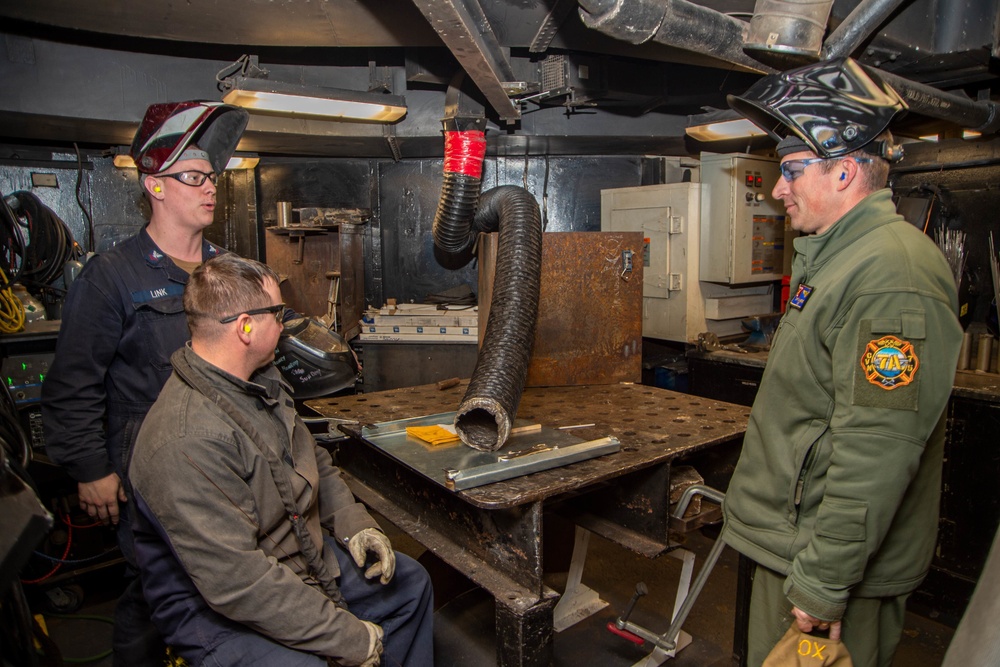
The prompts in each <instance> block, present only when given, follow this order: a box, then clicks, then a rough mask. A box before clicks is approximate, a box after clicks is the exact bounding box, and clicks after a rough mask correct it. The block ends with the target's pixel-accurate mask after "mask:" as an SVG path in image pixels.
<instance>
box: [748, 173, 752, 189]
mask: <svg viewBox="0 0 1000 667" xmlns="http://www.w3.org/2000/svg"><path fill="white" fill-rule="evenodd" d="M747 187H748V188H752V187H753V174H747Z"/></svg>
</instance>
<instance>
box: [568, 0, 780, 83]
mask: <svg viewBox="0 0 1000 667" xmlns="http://www.w3.org/2000/svg"><path fill="white" fill-rule="evenodd" d="M580 19H581V20H582V21H583V23H584V25H586V26H587V27H588V28H593V29H595V30H598V31H600V32H602V33H604V34H605V35H609V36H611V37H614V38H616V39H620V40H623V41H626V42H630V43H632V44H644V43H646V42H648V41H651V40H652V41H654V42H658V43H660V44H666V45H667V46H673V47H677V48H680V49H685V50H687V51H692V52H694V53H701V54H704V55H708V56H712V57H714V58H718V59H720V60H723V61H725V62H728V63H733V64H735V65H740V66H742V67H745V68H746V69H749V70H751V71H754V72H764V73H767V72H768V71H770V68H767V67H762V66H761V64H760V63H759V62H757V61H756V60H754V59H753V58H751V57H750V56H748V55H747V54H745V53H743V49H742V47H743V42H744V40H745V36H746V30H747V24H746V23H744V22H743V21H741V20H739V19H737V18H733V17H731V16H726V15H725V14H723V13H721V12H717V11H715V10H714V9H709V8H707V7H702V6H700V5H696V4H694V3H692V2H688V1H687V0H580Z"/></svg>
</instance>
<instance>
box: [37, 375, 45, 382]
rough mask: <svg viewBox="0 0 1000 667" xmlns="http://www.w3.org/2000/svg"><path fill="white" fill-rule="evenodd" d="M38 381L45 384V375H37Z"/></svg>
mask: <svg viewBox="0 0 1000 667" xmlns="http://www.w3.org/2000/svg"><path fill="white" fill-rule="evenodd" d="M38 381H39V382H45V373H39V374H38Z"/></svg>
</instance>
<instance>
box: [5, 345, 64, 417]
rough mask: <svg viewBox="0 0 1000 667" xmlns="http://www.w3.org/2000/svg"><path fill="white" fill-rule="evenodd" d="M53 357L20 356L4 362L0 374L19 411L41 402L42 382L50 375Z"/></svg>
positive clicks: (48, 354) (37, 355)
mask: <svg viewBox="0 0 1000 667" xmlns="http://www.w3.org/2000/svg"><path fill="white" fill-rule="evenodd" d="M53 357H55V355H54V354H52V353H40V354H18V355H14V356H10V357H7V358H5V359H4V360H3V364H2V365H0V373H2V374H3V379H4V382H6V383H7V390H8V391H9V392H10V395H11V397H12V398H13V399H14V405H16V406H17V407H18V409H23V408H26V407H28V406H30V405H37V404H38V403H40V402H41V400H42V382H44V381H45V376H46V375H48V373H49V366H50V365H51V364H52V359H53Z"/></svg>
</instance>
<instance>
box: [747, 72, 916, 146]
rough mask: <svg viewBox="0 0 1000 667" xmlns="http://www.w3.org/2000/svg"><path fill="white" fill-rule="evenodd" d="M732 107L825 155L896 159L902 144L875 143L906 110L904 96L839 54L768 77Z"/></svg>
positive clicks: (771, 132) (769, 130) (769, 129)
mask: <svg viewBox="0 0 1000 667" xmlns="http://www.w3.org/2000/svg"><path fill="white" fill-rule="evenodd" d="M727 99H728V101H729V106H731V107H732V108H733V109H735V110H736V111H738V112H739V113H740V114H742V115H743V116H746V118H747V119H749V120H750V121H751V122H752V123H753V124H754V125H757V126H759V127H760V128H761V129H762V130H764V131H765V132H767V133H768V134H769V135H771V137H773V138H774V139H775V140H776V141H779V142H780V141H781V140H782V139H784V138H785V137H786V136H788V135H789V134H790V133H792V134H794V135H797V136H798V137H799V138H800V139H802V141H803V142H805V144H806V146H808V149H809V150H811V151H812V152H814V153H816V155H818V156H820V157H825V158H833V157H840V156H842V155H847V154H848V153H851V152H852V151H856V150H859V149H861V150H864V151H865V152H867V153H871V154H872V155H877V156H879V157H882V158H885V159H886V160H888V161H890V162H895V161H896V160H899V159H900V158H901V157H902V149H901V148H900V147H899V146H898V145H894V144H889V143H887V142H884V141H878V142H876V141H875V138H876V137H877V136H878V135H879V134H880V133H882V132H883V131H884V130H885V129H886V128H887V127H889V123H890V122H891V121H892V119H893V118H894V117H895V116H896V115H897V114H898V113H900V112H904V111H906V103H905V102H904V101H903V99H902V98H901V97H900V96H899V95H898V94H897V93H896V91H895V90H893V89H892V88H891V87H889V86H888V85H887V84H886V83H885V82H883V81H882V80H881V79H879V78H877V77H876V76H874V75H871V74H869V73H868V72H866V71H865V70H864V69H862V68H861V66H860V65H858V63H856V62H855V61H854V60H852V59H851V58H835V59H833V60H825V61H822V62H818V63H815V64H812V65H806V66H805V67H798V68H796V69H790V70H788V71H787V72H782V73H779V74H771V75H768V76H765V77H763V78H762V79H760V80H759V81H758V82H757V83H755V84H754V85H752V86H751V87H750V89H749V90H747V92H745V93H743V94H742V95H729V96H728V98H727Z"/></svg>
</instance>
